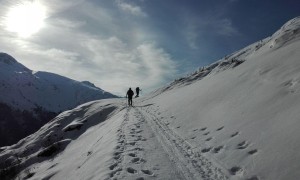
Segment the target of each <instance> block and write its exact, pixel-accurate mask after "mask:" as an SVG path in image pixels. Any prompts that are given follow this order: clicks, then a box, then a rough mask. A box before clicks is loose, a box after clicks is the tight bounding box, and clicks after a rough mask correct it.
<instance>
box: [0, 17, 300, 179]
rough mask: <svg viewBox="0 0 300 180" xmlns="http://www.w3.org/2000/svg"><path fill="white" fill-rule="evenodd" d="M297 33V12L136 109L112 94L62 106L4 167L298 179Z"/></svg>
mask: <svg viewBox="0 0 300 180" xmlns="http://www.w3.org/2000/svg"><path fill="white" fill-rule="evenodd" d="M299 32H300V18H295V19H293V20H291V21H289V22H287V23H286V24H285V25H284V26H283V27H282V28H281V29H280V30H279V31H277V32H276V33H275V34H274V35H273V36H271V37H269V38H266V39H264V40H262V41H259V42H257V43H254V44H252V45H250V46H248V47H246V48H244V49H242V50H240V51H238V52H235V53H233V54H232V55H229V56H227V57H225V58H224V59H222V60H220V61H218V62H216V63H214V64H212V65H210V66H208V67H204V68H200V69H199V70H198V71H196V72H195V73H193V74H191V75H190V76H187V77H184V78H181V79H178V80H176V81H174V82H173V83H171V84H169V85H167V86H165V87H163V88H161V89H159V90H157V91H155V92H153V93H152V94H149V95H147V96H145V97H141V98H136V99H134V106H133V107H127V105H126V104H127V102H126V99H107V100H100V101H93V102H89V103H86V104H84V105H81V106H79V107H77V108H75V109H73V110H70V111H66V112H63V113H61V114H60V115H59V116H57V117H56V118H55V119H54V120H52V121H51V122H50V123H48V124H46V125H45V126H43V127H42V128H41V129H40V130H39V131H38V132H36V133H35V134H32V135H31V136H28V137H27V138H25V139H23V140H21V141H20V142H19V143H17V144H15V145H13V146H9V147H4V148H2V149H1V150H2V152H1V153H0V162H1V169H2V171H1V173H2V174H5V173H6V175H7V177H9V174H14V173H15V174H16V175H17V176H16V177H15V178H16V179H17V178H21V179H32V180H33V179H57V180H61V179H97V180H98V179H135V180H143V179H200V180H201V179H203V180H220V179H221V180H224V179H233V180H237V179H246V180H263V179H268V180H277V179H278V180H297V179H299V177H300V171H299V169H300V153H299V152H300V151H299V150H300V141H299V137H300V119H299V118H300V112H299V109H300V41H299V39H300V34H299ZM9 167H10V168H9ZM13 167H14V168H13ZM10 178H12V176H10Z"/></svg>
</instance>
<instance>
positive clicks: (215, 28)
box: [184, 16, 240, 49]
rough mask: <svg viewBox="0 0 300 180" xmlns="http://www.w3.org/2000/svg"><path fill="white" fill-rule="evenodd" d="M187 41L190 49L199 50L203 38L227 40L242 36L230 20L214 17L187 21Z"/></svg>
mask: <svg viewBox="0 0 300 180" xmlns="http://www.w3.org/2000/svg"><path fill="white" fill-rule="evenodd" d="M184 34H185V37H186V41H187V43H188V44H189V46H190V48H192V49H198V48H199V46H198V42H199V41H200V40H201V38H206V37H209V36H211V37H214V38H225V37H233V36H238V35H240V32H239V31H238V29H237V28H236V27H235V26H234V25H233V23H232V21H231V20H230V19H229V18H218V17H214V16H208V17H205V16H204V17H202V18H197V19H195V18H190V17H189V18H188V19H186V28H185V30H184Z"/></svg>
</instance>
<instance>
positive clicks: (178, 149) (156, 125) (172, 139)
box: [107, 106, 229, 180]
mask: <svg viewBox="0 0 300 180" xmlns="http://www.w3.org/2000/svg"><path fill="white" fill-rule="evenodd" d="M126 111H127V112H126V114H125V115H124V121H123V122H122V124H121V126H120V128H119V130H118V144H117V146H116V148H115V152H114V154H113V163H112V164H111V165H110V166H109V169H110V171H111V172H110V174H109V177H108V178H107V179H136V180H142V179H148V178H154V179H187V180H189V179H203V180H223V179H229V178H228V174H226V173H225V172H226V171H225V170H224V169H223V168H222V167H221V166H220V165H218V164H216V163H214V162H210V161H209V160H207V158H205V157H204V156H203V155H201V152H199V151H198V150H197V149H193V147H192V146H191V145H190V144H189V143H188V142H187V141H185V140H184V139H183V138H182V137H180V136H179V135H177V134H176V133H175V132H174V131H173V130H172V129H170V128H169V127H168V126H167V125H165V124H164V123H162V122H161V121H160V120H159V118H158V117H157V115H155V112H153V110H152V109H151V108H149V107H148V106H145V107H143V106H142V107H128V108H126ZM146 137H150V138H146ZM151 137H152V138H151ZM146 144H152V145H153V144H156V145H158V146H159V147H155V148H154V147H153V148H154V149H155V150H154V151H155V152H151V151H148V150H146V149H144V148H146V146H145V145H146ZM142 147H143V148H142ZM221 148H222V147H220V149H221ZM150 149H151V148H150ZM218 150H219V149H215V151H218ZM151 153H152V155H151ZM153 153H154V154H155V153H160V154H161V155H162V156H163V157H166V159H168V160H164V161H168V162H170V163H167V162H166V164H165V165H164V167H159V165H157V166H155V164H160V163H161V162H159V161H162V160H161V159H159V160H157V163H153V161H154V162H155V160H153V157H155V156H157V155H153ZM163 157H162V158H163ZM154 159H155V158H154ZM148 161H152V162H151V163H148ZM151 166H152V167H151ZM161 166H163V165H161ZM165 166H169V167H165ZM164 168H165V169H166V168H167V171H170V170H172V172H170V174H169V176H168V177H161V175H162V176H165V173H163V172H161V171H163V170H164Z"/></svg>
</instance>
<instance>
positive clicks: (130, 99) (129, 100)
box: [126, 88, 134, 106]
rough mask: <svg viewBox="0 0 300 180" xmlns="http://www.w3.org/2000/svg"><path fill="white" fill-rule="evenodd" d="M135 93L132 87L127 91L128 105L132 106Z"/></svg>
mask: <svg viewBox="0 0 300 180" xmlns="http://www.w3.org/2000/svg"><path fill="white" fill-rule="evenodd" d="M133 95H134V92H133V91H132V90H131V88H129V90H128V91H127V94H126V97H127V98H128V105H129V106H132V97H133Z"/></svg>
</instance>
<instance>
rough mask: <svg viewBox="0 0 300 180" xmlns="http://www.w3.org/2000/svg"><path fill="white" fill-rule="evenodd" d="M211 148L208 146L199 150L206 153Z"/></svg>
mask: <svg viewBox="0 0 300 180" xmlns="http://www.w3.org/2000/svg"><path fill="white" fill-rule="evenodd" d="M210 150H211V147H208V148H204V149H202V150H201V152H202V153H207V152H209V151H210Z"/></svg>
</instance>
